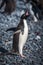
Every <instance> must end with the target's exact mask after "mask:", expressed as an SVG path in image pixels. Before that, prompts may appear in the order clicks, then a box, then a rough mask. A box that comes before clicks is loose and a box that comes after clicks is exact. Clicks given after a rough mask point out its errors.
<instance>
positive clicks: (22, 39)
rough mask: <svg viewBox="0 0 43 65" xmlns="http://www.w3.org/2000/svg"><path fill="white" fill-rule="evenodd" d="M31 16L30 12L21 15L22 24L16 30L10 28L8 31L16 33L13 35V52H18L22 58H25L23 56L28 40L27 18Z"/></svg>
mask: <svg viewBox="0 0 43 65" xmlns="http://www.w3.org/2000/svg"><path fill="white" fill-rule="evenodd" d="M28 16H29V12H28V11H26V12H25V13H23V14H22V15H21V18H20V23H19V24H18V26H17V27H15V28H9V29H7V30H6V32H7V31H14V35H13V45H12V46H13V48H12V49H13V50H14V51H15V52H18V53H19V54H20V56H22V57H25V56H24V55H23V47H24V45H25V43H26V40H27V38H28V24H27V18H28Z"/></svg>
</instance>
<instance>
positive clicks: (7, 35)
mask: <svg viewBox="0 0 43 65" xmlns="http://www.w3.org/2000/svg"><path fill="white" fill-rule="evenodd" d="M16 5H17V6H16V10H15V11H14V12H13V13H12V14H11V15H9V16H8V15H6V14H1V13H0V46H2V47H4V48H5V49H7V50H11V49H12V38H13V32H6V30H7V29H8V28H10V27H15V26H17V25H18V23H19V21H20V16H21V11H22V10H26V9H27V8H28V9H29V3H28V4H25V3H24V2H23V1H21V0H17V2H16ZM27 23H28V27H29V34H28V39H27V42H26V44H25V46H24V49H23V54H24V55H25V56H26V57H25V58H22V57H20V55H18V54H13V55H0V65H43V20H38V22H34V21H33V20H32V16H31V15H30V16H29V18H28V20H27ZM6 42H7V43H6Z"/></svg>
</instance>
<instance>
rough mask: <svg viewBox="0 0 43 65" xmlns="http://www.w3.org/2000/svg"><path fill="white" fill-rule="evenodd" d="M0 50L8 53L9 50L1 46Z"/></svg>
mask: <svg viewBox="0 0 43 65" xmlns="http://www.w3.org/2000/svg"><path fill="white" fill-rule="evenodd" d="M0 52H1V53H8V50H6V49H5V48H3V47H0Z"/></svg>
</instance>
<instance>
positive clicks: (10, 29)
mask: <svg viewBox="0 0 43 65" xmlns="http://www.w3.org/2000/svg"><path fill="white" fill-rule="evenodd" d="M7 31H14V32H16V31H17V28H16V27H15V28H9V29H7V30H6V32H7Z"/></svg>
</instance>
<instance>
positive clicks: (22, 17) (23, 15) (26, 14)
mask: <svg viewBox="0 0 43 65" xmlns="http://www.w3.org/2000/svg"><path fill="white" fill-rule="evenodd" d="M28 16H29V12H28V11H26V12H25V13H23V14H22V16H21V19H27V18H28Z"/></svg>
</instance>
